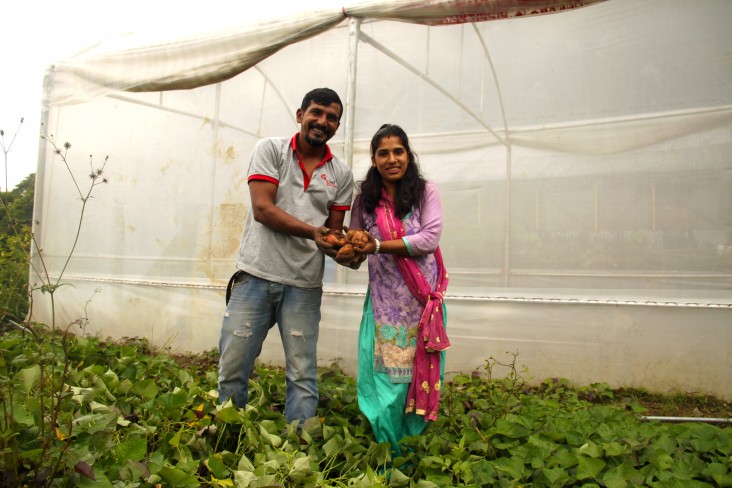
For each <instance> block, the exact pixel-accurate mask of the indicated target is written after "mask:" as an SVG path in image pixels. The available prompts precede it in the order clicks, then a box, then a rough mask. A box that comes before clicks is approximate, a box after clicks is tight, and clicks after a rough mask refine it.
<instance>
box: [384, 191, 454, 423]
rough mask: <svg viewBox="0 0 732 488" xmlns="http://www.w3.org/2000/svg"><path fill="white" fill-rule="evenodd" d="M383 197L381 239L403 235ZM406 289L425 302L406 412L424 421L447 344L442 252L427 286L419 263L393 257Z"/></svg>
mask: <svg viewBox="0 0 732 488" xmlns="http://www.w3.org/2000/svg"><path fill="white" fill-rule="evenodd" d="M381 196H382V199H381V202H380V204H379V205H378V206H377V207H376V225H377V226H378V228H379V232H380V233H381V235H382V237H383V238H384V239H401V238H402V237H404V225H403V224H402V221H401V220H400V219H398V218H396V216H395V215H394V202H393V201H392V200H391V198H390V197H389V196H388V195H387V194H386V192H385V191H383V190H382V194H381ZM393 258H394V261H395V262H396V264H397V267H398V268H399V271H400V273H401V275H402V278H403V279H404V281H405V282H406V284H407V287H408V288H409V291H410V292H411V293H412V295H414V297H415V298H416V299H417V300H418V301H419V302H420V303H421V304H422V305H424V311H423V312H422V316H421V317H420V319H419V325H418V329H417V349H416V351H415V355H414V373H413V375H412V382H411V384H410V385H409V392H408V393H407V405H406V409H405V411H406V412H407V413H409V412H415V413H416V414H417V415H422V416H424V418H425V421H427V420H432V421H434V420H437V410H438V404H439V401H440V387H441V381H440V352H441V351H444V350H445V349H447V348H448V347H450V341H449V339H448V338H447V332H446V331H445V322H444V318H443V316H442V301H443V298H444V294H445V290H447V284H448V276H447V270H446V269H445V265H444V263H443V261H442V253H441V252H440V248H439V247H438V248H437V249H436V250H435V259H436V261H437V273H438V274H437V285H436V287H435V290H432V289H431V288H430V285H429V283H428V282H427V280H426V279H425V277H424V275H423V274H422V271H421V270H420V269H419V266H417V264H416V263H415V262H414V259H412V258H411V257H409V256H398V255H394V256H393Z"/></svg>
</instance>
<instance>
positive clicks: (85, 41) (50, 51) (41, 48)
mask: <svg viewBox="0 0 732 488" xmlns="http://www.w3.org/2000/svg"><path fill="white" fill-rule="evenodd" d="M123 5H126V6H127V7H128V8H124V9H123V8H122V6H123ZM142 5H143V2H140V1H139V0H128V1H125V2H118V1H117V0H108V1H106V0H105V1H103V2H102V1H99V0H69V1H58V0H22V1H20V0H19V1H10V2H2V4H0V17H1V18H2V27H1V28H0V129H2V130H3V131H4V133H5V134H4V136H3V142H4V146H5V149H6V150H7V149H8V147H9V151H8V153H7V158H5V157H2V158H1V159H0V164H2V168H0V170H1V171H2V175H1V176H0V189H2V190H3V191H4V190H5V189H6V188H8V189H11V190H12V189H13V188H15V186H16V185H17V184H18V183H20V182H21V181H22V180H23V179H24V178H25V177H26V176H28V175H29V174H30V173H34V172H35V171H36V165H37V159H38V147H39V142H40V137H39V136H40V112H41V103H40V99H41V94H42V88H43V74H44V72H45V70H46V67H47V66H49V65H50V64H52V63H53V62H55V61H57V60H60V59H65V58H67V57H70V56H71V55H73V54H74V53H76V52H78V51H80V50H82V49H83V48H84V47H86V46H88V45H90V44H92V43H94V42H96V41H97V40H99V39H103V38H105V37H107V36H110V35H119V33H121V32H124V31H125V30H127V29H136V28H138V27H137V26H139V25H140V24H141V23H142V22H141V21H140V19H139V11H140V8H141V7H142ZM136 17H138V18H136ZM21 118H23V119H24V121H23V124H22V125H20V120H21ZM13 137H15V139H14V140H13ZM11 142H12V145H11ZM0 156H4V154H0ZM6 175H7V183H6Z"/></svg>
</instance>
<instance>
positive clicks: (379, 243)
mask: <svg viewBox="0 0 732 488" xmlns="http://www.w3.org/2000/svg"><path fill="white" fill-rule="evenodd" d="M374 241H376V250H375V251H374V254H379V249H381V241H379V240H378V239H374Z"/></svg>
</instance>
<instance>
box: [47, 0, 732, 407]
mask: <svg viewBox="0 0 732 488" xmlns="http://www.w3.org/2000/svg"><path fill="white" fill-rule="evenodd" d="M589 3H595V2H552V1H544V2H541V1H535V2H522V1H498V0H496V1H487V0H482V1H481V0H462V1H450V2H441V1H437V0H434V1H429V2H425V1H406V0H403V1H399V2H394V1H381V2H363V3H359V4H347V5H345V6H337V7H332V8H323V9H322V10H319V11H317V12H307V13H300V14H293V15H291V16H285V15H280V16H277V15H273V17H272V18H271V20H268V21H261V20H260V21H257V22H253V21H252V22H248V23H242V24H240V25H238V26H236V27H231V25H230V24H231V23H232V21H230V20H228V23H227V27H226V28H224V29H221V30H215V29H208V30H207V29H206V28H204V27H206V26H202V27H201V29H200V30H199V31H198V32H197V33H196V34H195V35H194V36H191V37H186V36H185V35H183V34H184V33H182V36H181V37H180V38H176V39H155V38H154V37H151V36H142V35H140V36H138V37H135V36H132V37H130V38H124V39H118V40H116V41H115V42H107V43H102V44H100V45H99V46H96V47H94V48H92V49H90V50H88V51H86V52H85V53H83V54H81V55H79V56H77V57H75V58H73V59H69V60H64V61H62V62H59V63H56V64H55V65H54V66H52V67H51V68H50V69H49V75H48V78H47V90H46V94H45V100H46V102H47V104H48V113H47V127H48V131H49V133H52V134H55V137H56V139H57V140H58V141H59V143H63V142H64V141H69V142H71V144H72V146H71V149H70V151H69V153H68V159H69V162H70V163H71V165H72V170H73V171H74V173H75V175H76V177H77V178H78V181H79V182H80V186H81V187H82V188H83V187H84V185H85V184H87V183H85V181H89V180H88V179H87V180H85V178H86V174H87V173H88V172H89V171H90V161H89V158H88V155H89V154H91V155H92V162H91V166H92V168H93V167H97V166H98V165H99V164H101V162H102V160H103V158H104V156H105V155H107V154H108V155H109V157H110V159H109V163H108V164H107V166H106V168H105V176H106V177H107V178H108V179H109V181H110V184H109V185H104V186H100V187H96V188H95V189H94V192H93V198H92V199H90V200H89V201H88V204H87V206H86V208H85V213H84V221H83V226H82V230H81V233H80V236H79V240H78V243H77V245H76V247H75V249H74V254H73V258H72V259H71V261H70V262H69V264H68V266H67V267H66V268H65V270H64V280H63V281H64V282H66V283H70V284H72V285H73V287H71V286H69V287H64V288H62V289H60V291H59V292H58V293H57V300H56V303H55V312H56V324H57V325H58V326H59V327H65V326H66V325H67V324H69V323H72V322H73V321H75V320H77V319H79V318H80V317H84V318H88V319H89V322H85V321H84V322H83V323H84V324H85V327H86V329H85V332H87V333H96V334H100V335H104V336H106V335H111V336H115V337H121V336H144V337H148V338H150V339H152V340H153V342H154V343H155V344H157V345H170V346H171V347H173V348H176V349H183V350H194V351H196V350H203V349H208V348H212V347H215V346H216V343H217V340H218V330H219V326H220V315H221V313H222V311H223V287H224V285H225V284H226V281H227V280H228V277H229V275H230V274H231V272H232V271H233V265H234V254H235V252H236V249H237V247H238V244H239V237H240V235H241V231H242V226H243V223H244V216H245V214H246V211H247V208H248V204H249V195H248V192H247V185H246V169H247V165H248V160H249V154H250V152H251V149H252V147H253V145H254V143H255V141H256V140H257V139H258V138H260V137H262V136H269V135H291V134H294V133H295V131H296V130H297V126H296V124H295V121H294V113H295V110H296V108H297V107H298V106H299V103H300V100H301V98H302V96H303V95H304V93H305V92H307V91H308V90H310V89H311V88H314V87H317V86H329V87H331V88H334V89H336V91H338V92H339V93H340V95H341V97H342V99H343V101H344V103H347V107H346V118H344V121H343V123H342V125H341V128H340V130H339V132H338V134H337V135H336V138H335V139H334V140H333V143H332V144H331V145H332V147H333V149H334V151H335V152H336V154H339V155H341V156H343V157H344V159H345V160H347V161H350V162H351V163H352V165H353V169H354V174H355V175H356V178H357V179H360V178H362V177H363V175H364V174H365V171H366V169H367V167H368V165H369V164H370V162H369V157H368V152H367V151H368V141H369V140H370V137H371V135H372V134H373V133H374V132H375V130H376V129H377V128H378V127H379V126H380V125H381V124H382V123H384V122H391V123H397V124H399V125H401V126H403V127H404V128H405V130H406V131H407V133H408V134H409V135H410V137H411V142H412V144H413V146H414V148H415V150H416V152H417V153H418V155H419V158H420V164H421V168H422V170H423V172H424V173H425V175H426V176H427V177H428V178H429V179H431V180H433V181H435V182H437V184H438V185H439V187H440V190H441V194H442V199H443V206H444V211H445V219H446V221H445V229H444V235H443V238H442V241H441V247H442V250H443V254H444V256H445V261H446V265H447V268H448V271H449V274H450V287H449V289H448V301H447V303H448V313H449V328H450V336H451V340H452V343H453V351H452V352H449V353H448V358H449V359H448V371H458V370H463V371H465V370H470V369H473V368H476V367H480V366H481V365H483V363H484V361H485V360H486V359H487V358H488V357H489V356H494V357H498V358H503V357H504V354H505V352H506V351H518V352H519V359H518V362H519V363H522V364H525V365H527V366H528V367H529V370H530V372H531V374H532V376H533V377H534V378H535V379H537V380H542V379H544V378H545V377H548V376H559V377H567V378H570V379H572V380H573V381H575V382H577V383H588V382H593V381H604V382H608V383H610V384H614V385H625V386H641V387H645V388H649V389H655V390H674V389H678V390H687V391H688V390H695V391H705V392H711V393H715V394H718V395H721V396H725V397H728V398H732V382H731V381H729V380H730V378H732V354H730V352H732V351H731V350H732V293H731V291H732V196H731V195H732V171H731V170H732V158H731V157H730V154H732V54H731V53H732V29H730V28H729V25H731V21H732V2H728V1H725V0H707V1H705V2H696V1H693V0H648V1H644V2H636V1H633V0H610V1H606V2H597V3H596V4H595V5H589V6H583V5H587V4H589ZM580 7H582V8H580ZM543 13H552V14H551V15H535V14H543ZM221 17H222V18H224V19H225V18H226V15H225V13H222V15H221ZM494 19H497V20H494ZM472 20H478V21H477V22H472ZM484 20H491V21H484ZM125 90H128V91H125ZM349 117H352V119H351V118H349ZM42 147H43V151H41V154H40V155H39V167H38V189H37V192H36V193H37V202H36V219H37V220H38V221H39V222H40V224H39V226H38V228H37V236H38V239H39V242H38V246H39V248H40V249H42V257H43V259H42V260H41V259H40V257H39V258H37V259H36V261H35V268H36V269H40V268H41V267H42V266H43V267H44V269H46V270H47V271H48V273H49V274H50V275H51V276H58V275H59V274H60V273H61V270H62V269H64V266H65V263H66V258H67V257H68V253H69V252H70V250H71V249H72V245H73V243H74V241H75V238H76V230H77V222H78V217H79V214H80V208H81V207H80V205H81V202H80V199H79V195H78V193H77V191H76V187H75V185H74V184H73V182H72V181H71V179H70V178H69V175H68V173H67V172H66V170H65V167H64V166H63V164H62V162H61V161H60V158H59V156H58V155H56V154H54V153H53V151H52V150H50V149H49V148H48V147H47V146H42ZM326 271H327V273H326V296H325V299H324V306H323V321H322V325H321V326H322V328H323V330H322V333H321V348H320V350H321V351H322V352H321V355H322V357H321V358H320V359H321V360H322V361H323V362H324V363H329V362H331V361H332V360H334V359H335V358H338V357H340V358H341V359H342V361H343V363H344V366H345V367H346V368H347V369H348V368H350V367H352V366H353V364H354V359H355V358H354V354H355V337H356V332H357V330H358V323H359V317H360V312H361V303H362V300H363V292H364V291H365V287H366V278H367V277H366V272H365V271H364V270H362V271H359V272H353V271H350V270H345V269H343V268H337V267H336V266H335V265H334V264H333V263H329V264H328V267H327V270H326ZM37 280H38V279H37V278H36V281H37ZM95 291H98V292H99V293H95ZM33 309H34V314H35V316H36V318H37V319H39V320H41V321H45V322H50V321H51V310H52V308H51V306H50V303H49V301H48V296H47V295H44V294H41V293H36V295H35V300H34V306H33ZM272 335H273V336H274V335H275V334H272ZM280 349H281V347H280V346H279V345H278V343H277V339H276V338H275V337H273V338H272V339H271V340H268V342H267V343H266V345H265V350H264V352H263V358H264V359H266V360H272V361H281V360H282V357H281V351H280Z"/></svg>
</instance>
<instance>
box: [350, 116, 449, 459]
mask: <svg viewBox="0 0 732 488" xmlns="http://www.w3.org/2000/svg"><path fill="white" fill-rule="evenodd" d="M350 228H351V229H363V230H366V231H368V234H367V235H366V239H364V240H363V241H361V242H354V243H353V248H354V250H355V252H356V259H355V260H354V261H352V262H351V263H350V264H351V267H357V266H358V265H359V264H360V262H361V261H362V260H363V257H362V256H363V255H364V254H365V255H367V256H368V268H369V287H368V291H367V294H366V300H365V302H364V309H363V316H362V319H361V327H360V331H359V340H358V401H359V408H360V409H361V411H362V412H363V413H364V415H365V416H366V417H367V418H368V419H369V421H370V423H371V426H372V427H373V430H374V435H375V436H376V439H377V441H379V442H384V441H387V442H389V443H390V444H391V445H392V449H393V451H394V452H395V453H397V454H399V453H400V448H399V441H400V440H401V439H402V438H404V437H406V436H414V435H417V434H420V433H421V432H422V431H423V430H424V428H425V426H426V425H427V421H430V420H432V421H434V420H436V419H437V407H438V401H439V392H440V386H441V380H442V372H443V370H444V369H443V363H442V360H441V359H442V356H444V353H442V352H441V351H444V350H445V349H447V348H448V347H449V345H450V343H449V341H448V339H447V335H446V333H445V324H446V316H445V306H444V303H443V296H444V293H445V290H446V289H447V283H448V277H447V271H446V270H445V266H444V264H443V262H442V254H441V253H440V248H439V246H438V244H439V240H440V235H441V233H442V206H441V203H440V196H439V192H438V190H437V186H436V185H435V184H434V183H432V182H429V181H426V180H425V179H424V178H423V176H422V175H421V173H420V170H419V166H418V165H417V161H416V158H415V155H414V153H413V152H412V150H411V148H410V145H409V138H408V137H407V134H406V133H405V132H404V130H403V129H402V128H401V127H399V126H397V125H391V124H385V125H383V126H381V127H380V128H379V130H378V131H377V132H376V134H374V136H373V138H372V140H371V168H369V170H368V172H367V173H366V177H365V179H364V180H363V181H362V182H360V192H359V193H358V195H357V196H356V199H355V201H354V205H353V209H352V211H351V222H350ZM355 241H357V239H356V240H355ZM359 255H361V259H358V257H359Z"/></svg>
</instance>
